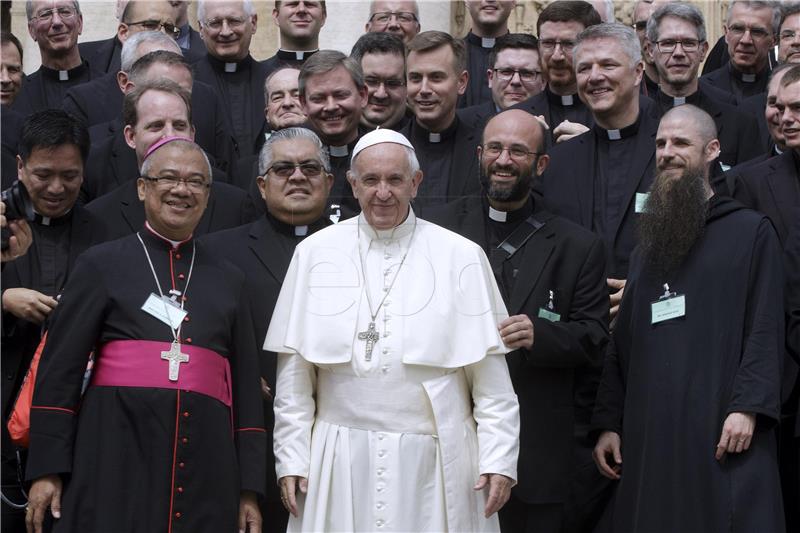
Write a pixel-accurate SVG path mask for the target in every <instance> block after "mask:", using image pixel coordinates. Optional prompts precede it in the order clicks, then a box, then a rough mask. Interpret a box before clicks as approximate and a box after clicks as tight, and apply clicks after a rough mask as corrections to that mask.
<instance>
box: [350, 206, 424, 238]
mask: <svg viewBox="0 0 800 533" xmlns="http://www.w3.org/2000/svg"><path fill="white" fill-rule="evenodd" d="M416 224H417V217H416V215H414V210H413V209H411V206H408V216H406V219H405V220H404V221H403V222H401V223H400V224H399V225H397V226H395V227H394V228H392V229H385V230H381V229H375V228H373V227H372V226H370V225H369V222H367V219H366V217H364V213H363V212H362V213H361V214H359V215H358V227H359V228H360V231H363V232H364V235H365V236H366V237H367V238H368V239H369V240H370V242H371V241H373V240H375V239H378V240H381V241H396V240H399V239H402V238H403V237H407V236H409V235H411V232H413V231H414V226H416ZM367 248H369V246H367Z"/></svg>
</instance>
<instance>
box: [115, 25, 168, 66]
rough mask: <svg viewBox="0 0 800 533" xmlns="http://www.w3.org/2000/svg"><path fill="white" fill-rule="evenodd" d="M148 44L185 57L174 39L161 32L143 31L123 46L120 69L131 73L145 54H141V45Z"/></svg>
mask: <svg viewBox="0 0 800 533" xmlns="http://www.w3.org/2000/svg"><path fill="white" fill-rule="evenodd" d="M144 42H147V43H148V44H157V45H160V46H161V47H162V50H168V51H170V52H175V53H176V54H180V55H183V52H182V51H181V47H180V46H178V43H177V42H176V41H175V39H173V38H172V37H169V36H167V35H166V34H165V33H162V32H160V31H142V32H139V33H134V34H133V35H131V36H130V37H128V39H127V40H126V41H125V43H124V44H123V45H122V51H121V52H120V54H119V63H120V66H119V69H120V70H121V71H122V72H130V70H131V67H132V66H133V64H134V63H136V60H137V59H139V58H140V57H142V56H143V55H144V54H140V53H139V45H141V44H143V43H144Z"/></svg>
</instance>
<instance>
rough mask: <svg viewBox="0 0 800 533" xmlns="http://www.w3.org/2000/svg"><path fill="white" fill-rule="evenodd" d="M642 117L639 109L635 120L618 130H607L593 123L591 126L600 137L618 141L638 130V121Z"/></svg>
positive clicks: (634, 133) (631, 135)
mask: <svg viewBox="0 0 800 533" xmlns="http://www.w3.org/2000/svg"><path fill="white" fill-rule="evenodd" d="M641 119H642V111H641V110H640V111H639V115H638V116H637V117H636V121H635V122H634V123H633V124H631V125H630V126H625V127H624V128H621V129H618V130H607V129H605V128H602V127H600V126H598V125H597V124H595V125H594V126H592V127H593V128H594V131H595V134H596V135H597V136H598V137H599V138H601V139H608V140H609V141H619V140H620V139H627V138H628V137H633V136H634V135H636V133H637V132H638V131H639V122H641Z"/></svg>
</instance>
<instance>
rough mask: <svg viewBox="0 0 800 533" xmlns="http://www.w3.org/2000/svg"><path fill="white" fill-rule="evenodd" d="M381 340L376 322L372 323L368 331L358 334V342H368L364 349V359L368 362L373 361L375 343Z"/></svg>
mask: <svg viewBox="0 0 800 533" xmlns="http://www.w3.org/2000/svg"><path fill="white" fill-rule="evenodd" d="M380 338H381V336H380V335H378V330H376V329H375V322H370V323H369V326H368V327H367V331H361V332H359V334H358V340H360V341H364V340H365V341H367V345H366V347H365V349H364V358H365V359H366V360H367V361H372V349H373V348H374V347H375V343H376V342H378V340H379V339H380Z"/></svg>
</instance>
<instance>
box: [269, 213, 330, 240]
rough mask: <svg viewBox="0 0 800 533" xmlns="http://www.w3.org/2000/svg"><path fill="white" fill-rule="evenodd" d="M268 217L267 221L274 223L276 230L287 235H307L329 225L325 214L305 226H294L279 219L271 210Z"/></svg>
mask: <svg viewBox="0 0 800 533" xmlns="http://www.w3.org/2000/svg"><path fill="white" fill-rule="evenodd" d="M266 217H267V222H269V223H270V225H272V227H273V228H274V229H275V231H277V232H278V233H282V234H283V235H286V236H287V237H305V236H307V235H310V234H312V233H314V232H316V231H318V230H320V229H322V228H324V227H325V226H327V222H326V218H325V217H324V216H322V217H320V218H319V219H317V220H315V221H314V222H312V223H311V224H308V225H305V226H294V225H292V224H288V223H286V222H284V221H282V220H278V219H277V218H275V216H274V215H273V214H272V213H270V212H269V211H267V214H266Z"/></svg>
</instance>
